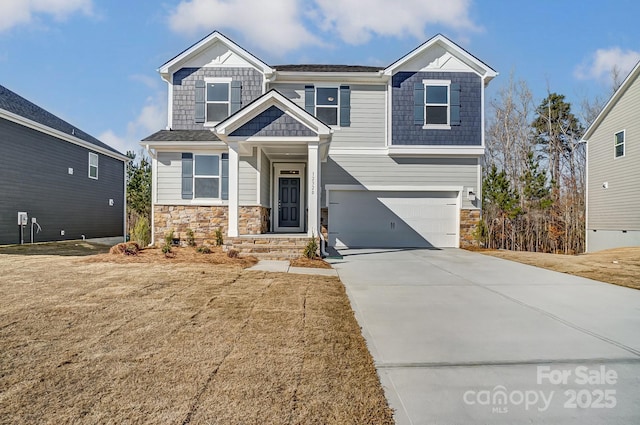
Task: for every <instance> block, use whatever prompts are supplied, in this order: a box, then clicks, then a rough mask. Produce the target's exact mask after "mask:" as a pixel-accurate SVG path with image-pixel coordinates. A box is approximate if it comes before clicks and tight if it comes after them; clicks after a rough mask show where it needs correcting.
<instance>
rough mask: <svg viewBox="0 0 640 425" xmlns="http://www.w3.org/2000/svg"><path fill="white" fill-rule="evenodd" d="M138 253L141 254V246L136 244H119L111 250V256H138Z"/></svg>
mask: <svg viewBox="0 0 640 425" xmlns="http://www.w3.org/2000/svg"><path fill="white" fill-rule="evenodd" d="M138 252H140V245H138V244H137V243H136V242H123V243H119V244H117V245H114V246H112V247H111V248H110V249H109V254H116V255H138Z"/></svg>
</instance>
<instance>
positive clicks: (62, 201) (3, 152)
mask: <svg viewBox="0 0 640 425" xmlns="http://www.w3.org/2000/svg"><path fill="white" fill-rule="evenodd" d="M89 152H94V153H97V152H95V151H92V150H90V149H87V148H84V147H82V146H77V145H74V144H71V143H69V142H65V141H61V140H60V139H57V138H55V137H53V136H49V135H46V134H44V133H41V132H39V131H36V130H33V129H30V128H27V127H24V126H21V125H19V124H16V123H14V122H11V121H7V120H4V119H0V182H1V184H0V200H1V202H0V244H14V243H19V242H20V229H19V227H18V221H17V220H18V216H17V215H18V211H26V212H27V213H28V214H29V225H28V226H25V228H24V240H25V243H27V242H29V241H30V229H31V218H32V217H35V218H36V219H37V220H38V223H39V224H40V226H41V227H42V231H41V232H40V233H37V234H36V235H35V241H36V242H42V241H55V240H67V239H81V238H82V235H85V236H86V237H87V238H97V237H111V236H122V235H123V232H124V229H123V227H124V217H123V216H124V211H123V210H124V162H123V161H120V160H117V159H114V158H111V157H109V156H105V155H102V154H100V153H98V179H97V180H94V179H90V178H89V177H88V173H89V170H88V169H89ZM69 168H73V174H69V172H68V170H69ZM109 199H113V200H114V205H113V206H109ZM61 230H64V231H65V235H64V236H62V235H60V231H61Z"/></svg>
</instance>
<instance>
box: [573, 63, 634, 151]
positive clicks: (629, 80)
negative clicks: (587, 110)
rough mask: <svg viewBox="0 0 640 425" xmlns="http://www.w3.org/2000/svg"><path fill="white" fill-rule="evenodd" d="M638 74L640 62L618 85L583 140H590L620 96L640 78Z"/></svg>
mask: <svg viewBox="0 0 640 425" xmlns="http://www.w3.org/2000/svg"><path fill="white" fill-rule="evenodd" d="M638 76H640V62H638V63H637V64H636V66H635V67H634V68H633V69H632V70H631V72H630V73H629V75H627V78H625V79H624V81H623V82H622V84H621V85H620V87H618V90H616V92H615V93H613V95H612V96H611V99H609V101H608V102H607V104H606V105H604V108H602V111H600V113H599V114H598V116H597V117H596V119H595V120H594V121H593V122H592V123H591V125H590V126H589V128H588V129H587V131H586V132H585V133H584V136H582V140H589V138H590V137H591V136H592V135H593V133H594V132H595V131H596V129H597V128H598V126H600V124H601V123H602V121H603V120H604V119H605V118H606V117H607V115H608V114H609V112H611V110H612V109H613V107H614V106H615V105H616V104H617V103H618V101H619V100H620V98H621V97H622V96H624V94H625V93H626V92H627V90H629V87H631V85H633V83H634V82H635V81H636V80H637V79H638Z"/></svg>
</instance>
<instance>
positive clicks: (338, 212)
mask: <svg viewBox="0 0 640 425" xmlns="http://www.w3.org/2000/svg"><path fill="white" fill-rule="evenodd" d="M458 215H459V207H458V192H407V191H402V192H398V191H367V190H331V191H330V193H329V245H330V246H334V247H336V248H428V247H456V246H458Z"/></svg>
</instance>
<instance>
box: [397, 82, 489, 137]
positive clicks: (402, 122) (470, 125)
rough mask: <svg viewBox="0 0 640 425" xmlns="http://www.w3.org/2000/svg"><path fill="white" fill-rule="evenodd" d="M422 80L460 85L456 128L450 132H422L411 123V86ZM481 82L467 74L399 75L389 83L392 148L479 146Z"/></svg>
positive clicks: (425, 130) (418, 126)
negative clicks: (458, 118) (390, 90)
mask: <svg viewBox="0 0 640 425" xmlns="http://www.w3.org/2000/svg"><path fill="white" fill-rule="evenodd" d="M423 80H449V81H451V83H458V84H460V125H459V126H451V129H450V130H433V129H424V128H423V126H422V125H418V124H415V123H414V112H413V109H414V94H413V91H414V85H415V84H416V83H418V84H422V81H423ZM482 90H483V87H482V80H481V78H480V77H479V76H478V75H476V74H474V73H471V72H399V73H397V74H395V75H394V76H393V81H392V99H391V103H392V127H391V144H393V145H464V146H480V145H481V144H482Z"/></svg>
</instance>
